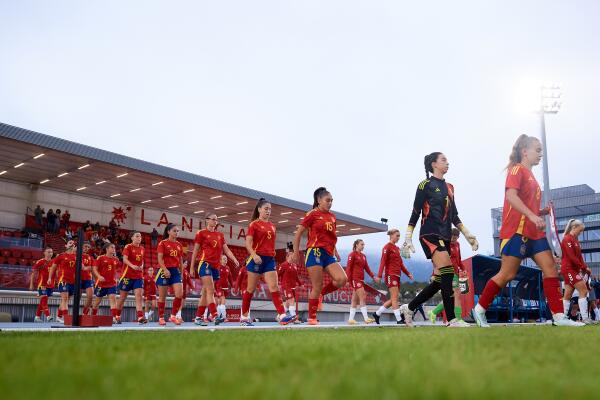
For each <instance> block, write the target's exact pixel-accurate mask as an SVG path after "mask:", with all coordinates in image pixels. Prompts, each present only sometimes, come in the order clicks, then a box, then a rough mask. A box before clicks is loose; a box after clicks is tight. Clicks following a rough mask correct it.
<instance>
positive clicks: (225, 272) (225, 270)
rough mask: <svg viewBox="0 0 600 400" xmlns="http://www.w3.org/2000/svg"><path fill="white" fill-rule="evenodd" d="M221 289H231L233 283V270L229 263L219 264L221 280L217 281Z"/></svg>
mask: <svg viewBox="0 0 600 400" xmlns="http://www.w3.org/2000/svg"><path fill="white" fill-rule="evenodd" d="M215 284H216V285H218V287H219V288H221V289H226V290H227V289H229V288H231V286H232V285H233V282H232V281H231V272H230V271H229V267H228V266H227V265H219V280H218V281H217V282H215Z"/></svg>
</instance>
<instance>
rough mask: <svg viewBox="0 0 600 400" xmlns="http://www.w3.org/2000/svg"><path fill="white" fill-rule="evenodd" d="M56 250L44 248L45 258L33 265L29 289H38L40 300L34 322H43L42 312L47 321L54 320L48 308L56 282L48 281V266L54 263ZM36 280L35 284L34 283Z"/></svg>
mask: <svg viewBox="0 0 600 400" xmlns="http://www.w3.org/2000/svg"><path fill="white" fill-rule="evenodd" d="M53 253H54V251H53V250H52V248H50V247H47V248H46V249H45V250H44V258H42V259H39V260H37V261H36V262H35V264H33V267H31V277H30V280H29V290H33V289H34V287H35V288H36V289H37V292H38V297H39V298H40V302H39V304H38V306H37V309H36V310H35V318H34V319H33V322H42V314H44V315H45V316H46V322H50V321H52V316H50V309H49V308H48V297H49V296H52V291H53V289H54V284H53V283H54V282H51V283H52V285H51V284H49V283H48V268H50V265H51V264H52V255H53ZM34 282H35V285H34Z"/></svg>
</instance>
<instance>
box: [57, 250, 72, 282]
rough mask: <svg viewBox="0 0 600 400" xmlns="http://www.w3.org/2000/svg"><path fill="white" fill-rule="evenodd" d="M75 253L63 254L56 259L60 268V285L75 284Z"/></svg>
mask: <svg viewBox="0 0 600 400" xmlns="http://www.w3.org/2000/svg"><path fill="white" fill-rule="evenodd" d="M75 262H76V255H75V253H62V254H60V255H59V256H58V257H56V258H55V259H54V264H56V265H57V266H58V283H61V282H62V283H70V284H74V283H75Z"/></svg>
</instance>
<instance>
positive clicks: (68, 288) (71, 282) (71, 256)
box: [47, 240, 77, 324]
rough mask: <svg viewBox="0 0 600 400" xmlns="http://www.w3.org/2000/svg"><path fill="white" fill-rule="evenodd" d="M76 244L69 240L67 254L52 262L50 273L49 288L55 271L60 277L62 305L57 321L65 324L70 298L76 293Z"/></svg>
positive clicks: (59, 285) (59, 287) (59, 289)
mask: <svg viewBox="0 0 600 400" xmlns="http://www.w3.org/2000/svg"><path fill="white" fill-rule="evenodd" d="M76 249H77V247H76V246H75V242H74V241H72V240H69V241H68V242H67V244H66V249H65V252H64V253H62V254H60V255H59V256H58V257H56V258H55V259H54V261H53V262H52V266H51V267H50V272H49V273H48V282H47V284H48V286H50V285H51V284H52V283H53V277H54V273H55V271H57V268H58V271H57V276H58V291H59V292H60V305H59V306H58V315H57V316H56V321H57V322H60V323H61V324H62V323H64V319H63V316H65V315H67V314H68V313H69V297H71V296H73V293H74V291H75V263H76V255H75V250H76Z"/></svg>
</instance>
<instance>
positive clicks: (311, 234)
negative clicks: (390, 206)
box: [294, 187, 348, 325]
mask: <svg viewBox="0 0 600 400" xmlns="http://www.w3.org/2000/svg"><path fill="white" fill-rule="evenodd" d="M332 204H333V197H332V196H331V193H329V191H328V190H327V189H326V188H324V187H320V188H318V189H317V190H315V192H314V193H313V209H312V210H311V211H309V212H308V213H306V215H305V217H304V219H303V220H302V224H301V225H300V226H299V227H298V230H297V231H296V235H295V236H294V258H295V260H298V259H299V257H300V239H301V238H302V234H303V233H304V231H307V230H308V242H307V248H306V258H305V265H306V269H307V270H308V276H309V277H310V281H311V284H312V289H311V291H310V293H309V295H308V323H309V324H310V325H318V324H319V321H318V320H317V310H318V308H319V303H320V301H319V300H320V299H322V298H323V296H325V295H326V294H328V293H331V292H334V291H336V290H338V289H339V288H341V287H344V286H345V285H346V282H347V281H348V278H347V277H346V273H345V272H344V269H343V268H342V266H341V265H340V263H339V261H340V255H339V254H338V252H337V249H336V247H335V245H336V243H337V236H336V234H335V231H336V218H335V214H333V213H332V212H331V205H332ZM323 270H325V272H327V273H328V274H329V275H330V276H331V279H332V281H331V282H330V283H329V284H328V285H327V286H325V287H323Z"/></svg>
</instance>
